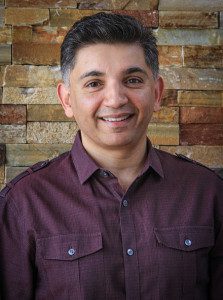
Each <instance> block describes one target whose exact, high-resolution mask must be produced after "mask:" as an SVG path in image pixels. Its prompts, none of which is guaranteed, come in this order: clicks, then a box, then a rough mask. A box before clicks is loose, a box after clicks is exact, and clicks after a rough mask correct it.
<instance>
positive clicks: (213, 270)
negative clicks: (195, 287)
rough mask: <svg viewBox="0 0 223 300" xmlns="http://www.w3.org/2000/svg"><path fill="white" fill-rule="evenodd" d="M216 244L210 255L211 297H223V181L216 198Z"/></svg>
mask: <svg viewBox="0 0 223 300" xmlns="http://www.w3.org/2000/svg"><path fill="white" fill-rule="evenodd" d="M214 215H215V246H214V248H213V250H212V251H211V255H210V275H211V285H210V299H211V300H222V299H223V181H222V180H220V184H219V185H218V189H217V197H216V199H215V212H214Z"/></svg>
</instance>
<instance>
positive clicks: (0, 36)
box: [0, 27, 12, 44]
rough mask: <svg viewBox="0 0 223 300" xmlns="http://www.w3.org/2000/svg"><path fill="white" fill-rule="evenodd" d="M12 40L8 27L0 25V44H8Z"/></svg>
mask: <svg viewBox="0 0 223 300" xmlns="http://www.w3.org/2000/svg"><path fill="white" fill-rule="evenodd" d="M11 42H12V32H11V28H10V27H2V28H1V27H0V44H10V43H11Z"/></svg>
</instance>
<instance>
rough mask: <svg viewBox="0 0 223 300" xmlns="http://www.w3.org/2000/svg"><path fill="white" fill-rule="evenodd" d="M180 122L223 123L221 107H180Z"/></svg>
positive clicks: (222, 108) (222, 109)
mask: <svg viewBox="0 0 223 300" xmlns="http://www.w3.org/2000/svg"><path fill="white" fill-rule="evenodd" d="M180 123H182V124H189V123H192V124H199V123H209V124H210V123H212V124H223V107H181V108H180Z"/></svg>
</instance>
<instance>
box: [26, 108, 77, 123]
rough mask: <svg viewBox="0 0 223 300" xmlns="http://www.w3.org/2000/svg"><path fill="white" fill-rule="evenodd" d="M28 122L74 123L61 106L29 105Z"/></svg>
mask: <svg viewBox="0 0 223 300" xmlns="http://www.w3.org/2000/svg"><path fill="white" fill-rule="evenodd" d="M27 114H28V115H27V121H35V122H37V121H40V122H41V121H51V122H66V121H72V119H69V118H67V117H66V115H65V113H64V110H63V108H62V106H61V105H60V104H58V105H50V104H48V105H28V106H27Z"/></svg>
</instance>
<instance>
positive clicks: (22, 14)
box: [5, 7, 49, 26]
mask: <svg viewBox="0 0 223 300" xmlns="http://www.w3.org/2000/svg"><path fill="white" fill-rule="evenodd" d="M46 21H49V10H48V9H42V8H15V7H8V8H6V10H5V23H6V24H9V25H14V26H20V25H37V24H43V23H44V22H46Z"/></svg>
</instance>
